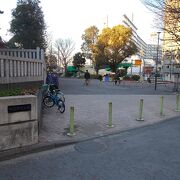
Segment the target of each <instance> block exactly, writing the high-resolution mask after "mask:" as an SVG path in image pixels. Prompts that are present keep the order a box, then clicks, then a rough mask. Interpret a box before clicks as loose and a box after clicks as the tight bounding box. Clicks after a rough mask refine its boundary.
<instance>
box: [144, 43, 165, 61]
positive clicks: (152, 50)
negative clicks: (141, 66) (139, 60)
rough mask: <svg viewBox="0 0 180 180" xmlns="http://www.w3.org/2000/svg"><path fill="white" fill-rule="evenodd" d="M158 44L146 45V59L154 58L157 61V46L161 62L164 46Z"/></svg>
mask: <svg viewBox="0 0 180 180" xmlns="http://www.w3.org/2000/svg"><path fill="white" fill-rule="evenodd" d="M157 46H158V45H157V44H147V46H146V56H145V59H153V60H154V61H156V59H157V48H158V63H159V64H160V63H161V61H162V46H161V45H159V47H157Z"/></svg>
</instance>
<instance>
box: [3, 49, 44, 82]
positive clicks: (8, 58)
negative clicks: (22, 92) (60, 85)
mask: <svg viewBox="0 0 180 180" xmlns="http://www.w3.org/2000/svg"><path fill="white" fill-rule="evenodd" d="M45 78H46V65H45V61H44V51H43V50H41V49H40V48H37V49H33V50H32V49H0V84H9V83H21V82H31V81H45Z"/></svg>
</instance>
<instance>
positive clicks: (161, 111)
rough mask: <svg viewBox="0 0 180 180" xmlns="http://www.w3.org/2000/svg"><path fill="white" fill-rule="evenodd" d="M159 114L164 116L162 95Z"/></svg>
mask: <svg viewBox="0 0 180 180" xmlns="http://www.w3.org/2000/svg"><path fill="white" fill-rule="evenodd" d="M160 116H164V97H163V96H161V97H160Z"/></svg>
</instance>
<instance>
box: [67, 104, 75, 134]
mask: <svg viewBox="0 0 180 180" xmlns="http://www.w3.org/2000/svg"><path fill="white" fill-rule="evenodd" d="M69 122H70V126H69V133H67V135H68V136H75V135H76V133H75V132H74V107H70V121H69Z"/></svg>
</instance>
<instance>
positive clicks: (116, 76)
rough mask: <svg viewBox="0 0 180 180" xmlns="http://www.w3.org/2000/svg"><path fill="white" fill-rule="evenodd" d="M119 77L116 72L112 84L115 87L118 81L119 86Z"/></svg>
mask: <svg viewBox="0 0 180 180" xmlns="http://www.w3.org/2000/svg"><path fill="white" fill-rule="evenodd" d="M119 78H120V75H119V73H118V72H116V74H115V76H114V84H115V85H116V84H117V82H118V81H119V84H120V79H119Z"/></svg>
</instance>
